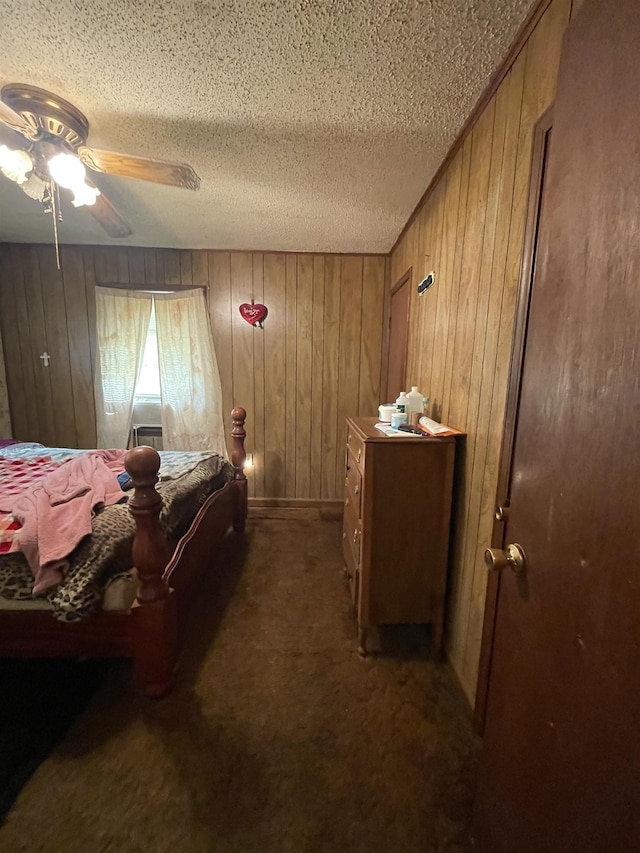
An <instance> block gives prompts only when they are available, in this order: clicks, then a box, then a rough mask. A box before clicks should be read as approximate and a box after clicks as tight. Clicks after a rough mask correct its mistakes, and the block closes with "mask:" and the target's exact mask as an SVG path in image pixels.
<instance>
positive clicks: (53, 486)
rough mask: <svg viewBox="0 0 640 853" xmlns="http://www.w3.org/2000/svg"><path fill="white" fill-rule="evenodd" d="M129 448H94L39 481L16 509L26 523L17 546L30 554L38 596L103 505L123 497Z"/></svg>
mask: <svg viewBox="0 0 640 853" xmlns="http://www.w3.org/2000/svg"><path fill="white" fill-rule="evenodd" d="M125 455H126V451H125V450H92V451H89V452H88V453H84V454H83V455H82V456H76V457H74V458H73V459H69V460H68V461H67V462H64V463H63V464H62V465H61V466H60V467H59V468H58V469H57V470H55V471H52V472H51V473H50V474H47V475H46V476H44V477H43V478H42V479H41V480H38V481H37V482H35V483H33V485H32V486H30V487H29V489H27V491H26V492H24V493H23V494H22V495H20V497H19V498H17V500H16V502H15V503H14V505H13V506H12V508H11V511H12V513H13V515H14V516H15V518H17V519H18V521H20V522H21V523H22V529H21V530H20V532H19V534H18V536H17V541H16V539H14V542H13V545H12V550H13V551H22V552H23V553H24V555H25V557H26V558H27V560H28V562H29V565H30V566H31V571H32V572H33V575H34V578H35V583H34V586H33V594H34V595H38V594H39V593H42V592H44V591H45V590H47V589H49V587H51V586H55V585H57V584H58V583H60V581H61V580H62V577H63V571H64V569H65V568H66V566H67V565H68V563H67V560H66V558H67V557H68V556H69V554H70V553H71V552H72V551H73V549H74V548H75V547H76V545H77V544H78V543H79V542H80V540H81V539H83V538H84V537H85V536H86V535H87V534H89V533H91V519H92V517H93V511H94V509H95V508H96V507H97V506H99V505H104V506H110V505H111V504H114V503H118V501H121V500H123V498H124V495H123V493H122V490H121V488H120V484H119V483H118V477H117V475H118V473H121V472H122V471H123V470H124V457H125Z"/></svg>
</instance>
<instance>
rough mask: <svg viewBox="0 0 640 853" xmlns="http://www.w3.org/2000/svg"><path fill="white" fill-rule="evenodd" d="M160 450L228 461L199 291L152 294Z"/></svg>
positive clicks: (214, 367)
mask: <svg viewBox="0 0 640 853" xmlns="http://www.w3.org/2000/svg"><path fill="white" fill-rule="evenodd" d="M154 296H155V305H156V329H157V336H158V362H159V366H160V396H161V399H162V407H161V412H162V415H161V420H162V445H163V447H164V449H165V450H213V451H215V452H216V453H219V454H220V455H223V456H226V455H227V451H226V446H225V440H224V423H223V417H222V387H221V384H220V373H219V371H218V362H217V360H216V355H215V351H214V348H213V338H212V335H211V327H210V325H209V316H208V314H207V306H206V303H205V299H204V293H203V292H202V290H189V291H187V292H183V293H167V294H155V295H154Z"/></svg>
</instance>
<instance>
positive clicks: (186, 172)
mask: <svg viewBox="0 0 640 853" xmlns="http://www.w3.org/2000/svg"><path fill="white" fill-rule="evenodd" d="M76 153H77V154H78V157H79V158H80V159H81V160H82V162H83V163H84V164H85V166H88V167H89V168H90V169H94V170H95V171H96V172H106V173H107V174H109V175H120V176H121V177H123V178H138V179H139V180H141V181H152V182H153V183H155V184H169V185H170V186H173V187H182V188H183V189H186V190H197V189H199V187H200V178H199V177H198V176H197V175H196V173H195V171H194V170H193V169H192V167H191V166H189V165H187V163H167V162H165V161H163V160H150V159H148V158H147V157H130V156H129V155H127V154H117V153H116V152H115V151H101V150H99V149H98V148H88V147H87V146H86V145H81V146H80V147H79V148H78V149H77V152H76Z"/></svg>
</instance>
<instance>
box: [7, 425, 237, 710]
mask: <svg viewBox="0 0 640 853" xmlns="http://www.w3.org/2000/svg"><path fill="white" fill-rule="evenodd" d="M245 418H246V412H245V410H244V409H242V408H235V409H234V410H233V412H232V420H233V428H232V433H231V436H232V452H231V463H230V464H229V463H227V462H221V463H219V462H217V461H216V459H213V458H211V454H209V455H208V456H207V458H206V459H203V460H201V461H199V462H198V463H197V465H196V466H195V467H194V468H193V469H192V470H191V471H190V473H189V474H188V475H187V474H185V475H184V476H182V475H181V476H180V477H178V478H176V479H174V480H171V479H169V480H168V484H165V483H164V482H161V483H160V485H159V486H157V485H156V484H157V483H158V472H159V470H160V466H161V456H160V455H159V454H158V452H157V451H155V450H154V449H153V448H150V447H135V448H133V449H131V450H129V451H128V452H127V453H126V456H125V458H124V467H125V469H126V472H127V474H128V476H129V478H130V480H131V483H129V484H128V485H129V486H131V489H130V491H128V492H127V495H128V496H129V497H128V501H126V509H125V507H124V506H121V504H117V505H116V506H115V507H112V506H109V507H107V508H106V509H104V510H102V511H101V512H100V513H98V514H97V515H96V517H95V519H94V522H93V531H94V532H93V533H92V534H91V535H90V536H88V537H85V539H83V540H82V543H81V545H80V546H79V547H78V553H80V552H81V553H82V554H86V553H88V552H91V549H93V551H92V553H94V554H95V553H98V552H101V551H102V550H103V549H102V547H101V544H100V543H101V542H102V541H103V540H101V539H100V538H99V537H100V534H99V533H98V532H97V531H98V530H99V524H100V523H102V522H103V518H102V517H103V516H106V515H107V513H108V512H109V511H110V510H112V509H117V510H118V511H119V512H120V516H119V518H120V521H121V526H124V527H126V525H125V524H123V523H122V519H123V515H122V514H123V513H124V514H125V515H126V518H127V519H130V518H132V519H133V524H132V525H131V521H129V524H130V525H131V530H130V536H129V537H128V539H127V541H126V545H123V546H122V548H123V549H126V550H125V553H124V554H123V553H118V552H117V547H118V546H116V553H117V554H118V556H117V558H116V557H113V560H114V566H115V567H114V571H113V577H111V578H109V581H108V583H107V582H106V581H105V582H104V584H103V585H104V587H105V588H107V587H109V588H110V589H111V586H112V582H113V585H116V584H117V583H121V588H122V589H124V590H125V595H124V601H125V603H124V604H121V605H118V604H117V603H116V604H115V605H114V606H111V607H110V608H107V609H105V607H104V606H95V601H93V600H89V601H88V604H87V600H88V599H87V595H88V594H86V595H85V594H82V595H79V596H77V597H78V599H79V600H81V601H83V602H84V603H85V604H87V606H86V608H85V610H86V612H81V611H82V608H80V609H79V610H74V609H73V606H72V605H74V602H73V601H71V602H69V601H67V600H66V599H68V598H71V599H73V595H66V594H61V595H59V594H58V593H57V591H55V592H52V591H48V593H49V594H48V595H47V596H42V595H41V596H36V597H34V598H33V599H31V600H25V599H24V596H23V598H22V599H21V600H18V599H19V596H17V597H16V599H15V601H14V602H13V603H11V602H10V601H8V600H5V599H1V600H0V656H2V657H130V658H132V659H133V661H134V674H135V679H136V681H137V683H138V684H139V685H140V687H141V689H142V690H143V691H144V692H145V693H146V695H147V696H149V697H150V698H160V697H161V696H163V695H165V694H166V693H167V692H168V691H169V690H170V689H171V686H172V684H173V680H174V673H175V668H176V664H177V660H178V655H179V651H180V647H181V644H182V639H183V636H184V627H185V622H186V619H187V614H188V609H189V604H190V602H191V600H192V598H193V595H194V593H195V591H196V589H197V587H198V582H199V581H200V579H201V577H202V575H203V573H204V572H205V571H206V570H207V568H208V567H209V566H210V565H211V563H212V561H213V557H214V554H215V552H216V550H217V548H218V546H219V545H220V543H221V542H222V540H223V539H225V537H226V536H227V534H228V533H229V530H230V528H232V529H233V531H234V535H239V534H242V533H243V532H244V528H245V522H246V516H247V481H246V478H245V475H244V471H243V467H244V462H245V451H244V440H245V436H246V433H245V429H244V422H245ZM19 448H20V446H19V445H14V446H13V447H10V448H9V451H13V452H14V455H15V456H16V457H17V456H19V453H20V449H19ZM205 456H206V454H205ZM219 459H220V458H219V457H217V460H219ZM124 476H125V479H126V475H124ZM189 477H190V478H191V480H193V481H194V482H195V481H197V483H198V486H199V487H200V488H201V490H202V489H203V488H209V487H211V486H213V488H214V489H215V490H213V491H211V493H210V494H208V495H204V496H202V494H201V492H200V493H199V494H200V495H201V496H200V498H199V499H198V501H195V500H194V499H193V498H192V497H190V495H191V493H187V492H186V491H184V489H183V485H184V483H183V480H185V481H186V480H188V479H189ZM204 480H206V481H207V485H206V486H205V485H203V482H204ZM176 484H178V485H176ZM191 485H192V484H190V486H191ZM163 495H164V498H163ZM123 500H124V499H123ZM168 503H171V508H173V507H174V505H176V506H178V507H179V509H180V511H181V515H179V520H178V521H177V522H176V521H174V517H173V516H170V514H169V513H167V512H165V509H166V505H167V504H168ZM196 504H197V505H198V506H199V508H198V509H197V512H196V514H195V517H194V518H193V519H192V520H191V519H186V518H185V512H186V509H185V508H187V509H188V507H189V506H193V505H196ZM129 514H130V516H129ZM102 535H103V537H104V536H106V538H109V537H110V535H111V534H110V533H109V532H107V533H106V534H105V533H104V531H103V533H102ZM125 538H126V537H125ZM131 540H132V544H131ZM96 543H98V544H96ZM74 554H75V552H74ZM8 556H9V557H11V556H12V555H8ZM5 559H7V558H5V557H3V556H0V562H2V561H3V560H5ZM110 559H111V558H110ZM116 563H117V564H116ZM93 565H94V563H93V562H92V566H93ZM96 571H97V572H98V575H99V576H100V578H102V579H103V581H104V571H105V568H104V566H102V567H100V568H99V569H97V570H96ZM74 576H75V575H74ZM92 577H93V576H92ZM131 578H133V582H134V588H133V592H131ZM93 580H95V577H93ZM98 586H99V587H100V586H101V584H98ZM89 588H90V589H91V590H93V592H92V593H91V595H95V588H96V584H95V583H93V586H92V585H91V584H90V585H89ZM127 591H128V592H127ZM91 595H89V596H88V598H89V599H91ZM127 595H130V596H131V597H132V598H133V601H131V602H130V600H129V599H127ZM56 596H57V597H56ZM117 599H118V596H117V595H116V596H115V598H114V600H115V601H116V602H117ZM52 602H53V603H52ZM75 604H77V602H75Z"/></svg>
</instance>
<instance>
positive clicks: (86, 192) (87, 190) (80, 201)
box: [71, 184, 100, 207]
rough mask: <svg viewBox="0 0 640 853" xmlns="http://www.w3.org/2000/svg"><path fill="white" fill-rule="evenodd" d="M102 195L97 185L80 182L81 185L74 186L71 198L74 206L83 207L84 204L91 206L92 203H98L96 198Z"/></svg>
mask: <svg viewBox="0 0 640 853" xmlns="http://www.w3.org/2000/svg"><path fill="white" fill-rule="evenodd" d="M99 195H100V190H99V189H98V188H97V187H90V186H89V185H88V184H80V186H77V187H74V188H73V196H74V197H73V198H72V199H71V203H72V204H73V206H74V207H82V205H85V204H86V205H88V206H89V207H91V205H92V204H95V203H96V199H97V198H98V196H99Z"/></svg>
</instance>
